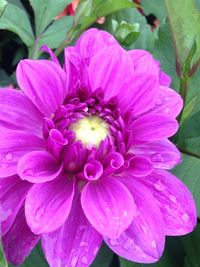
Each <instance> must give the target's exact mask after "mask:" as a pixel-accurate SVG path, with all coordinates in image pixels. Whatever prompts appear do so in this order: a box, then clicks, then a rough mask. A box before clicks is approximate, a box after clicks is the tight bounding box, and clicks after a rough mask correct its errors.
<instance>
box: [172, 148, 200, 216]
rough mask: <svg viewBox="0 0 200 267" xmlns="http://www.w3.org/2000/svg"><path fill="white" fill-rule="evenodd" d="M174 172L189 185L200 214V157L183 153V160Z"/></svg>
mask: <svg viewBox="0 0 200 267" xmlns="http://www.w3.org/2000/svg"><path fill="white" fill-rule="evenodd" d="M185 153H186V151H185ZM172 173H173V174H175V175H176V176H177V177H178V178H180V179H181V180H182V181H183V182H184V183H185V184H186V185H187V186H188V188H189V189H190V191H191V192H192V194H193V196H194V198H195V200H196V205H197V210H198V214H199V215H200V182H199V181H200V159H199V158H196V157H194V156H192V155H186V154H183V162H182V163H181V164H180V165H178V166H177V167H176V168H175V169H173V170H172Z"/></svg>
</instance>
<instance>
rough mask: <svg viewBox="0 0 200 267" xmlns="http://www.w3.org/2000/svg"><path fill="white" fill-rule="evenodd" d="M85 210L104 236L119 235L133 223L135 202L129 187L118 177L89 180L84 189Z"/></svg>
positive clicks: (83, 205)
mask: <svg viewBox="0 0 200 267" xmlns="http://www.w3.org/2000/svg"><path fill="white" fill-rule="evenodd" d="M81 204H82V207H83V211H84V213H85V215H86V217H87V218H88V220H89V221H90V223H91V224H92V225H93V226H94V227H95V229H96V230H97V231H98V232H99V233H101V234H102V235H104V236H108V237H110V238H116V237H118V236H119V235H120V234H121V233H122V232H123V231H124V230H125V229H126V228H127V227H128V226H129V225H130V223H131V221H132V218H133V214H134V211H135V204H134V201H133V198H132V196H131V194H130V192H129V191H128V189H127V188H126V187H125V186H124V185H123V184H122V183H121V182H119V181H118V180H117V177H113V178H110V177H109V178H108V177H106V178H105V177H104V178H102V179H99V180H98V181H95V182H89V183H88V184H87V185H86V186H85V187H84V188H83V191H82V196H81Z"/></svg>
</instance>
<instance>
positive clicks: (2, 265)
mask: <svg viewBox="0 0 200 267" xmlns="http://www.w3.org/2000/svg"><path fill="white" fill-rule="evenodd" d="M7 266H8V264H7V261H6V259H5V256H4V252H3V249H2V245H1V243H0V267H7Z"/></svg>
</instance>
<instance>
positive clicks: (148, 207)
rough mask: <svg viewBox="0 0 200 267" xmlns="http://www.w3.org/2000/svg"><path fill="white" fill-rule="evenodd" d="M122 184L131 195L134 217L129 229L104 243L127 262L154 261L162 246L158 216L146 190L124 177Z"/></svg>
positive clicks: (162, 228)
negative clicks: (134, 206) (134, 208)
mask: <svg viewBox="0 0 200 267" xmlns="http://www.w3.org/2000/svg"><path fill="white" fill-rule="evenodd" d="M124 183H125V185H126V186H127V188H129V190H130V192H131V193H132V195H133V198H134V200H135V204H136V211H137V212H136V214H135V215H134V218H133V221H132V223H131V225H130V226H129V228H128V229H127V230H126V231H125V232H124V233H122V234H121V235H120V236H119V238H117V239H108V238H106V239H105V241H106V243H107V244H108V246H109V247H110V248H111V249H112V250H113V251H114V252H115V253H117V254H118V255H119V256H121V257H124V258H126V259H127V260H131V261H135V262H140V263H151V262H155V261H157V260H158V259H159V258H160V257H161V255H162V252H163V249H164V244H165V236H164V223H163V218H162V214H161V212H160V209H159V207H158V206H157V204H156V200H155V199H154V198H153V196H152V194H151V193H150V191H149V190H148V189H147V188H146V187H144V186H143V185H142V184H141V183H138V182H137V181H135V180H134V179H129V178H128V177H127V178H126V179H124Z"/></svg>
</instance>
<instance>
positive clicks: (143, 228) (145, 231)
mask: <svg viewBox="0 0 200 267" xmlns="http://www.w3.org/2000/svg"><path fill="white" fill-rule="evenodd" d="M141 228H142V231H143V233H144V234H145V235H147V233H148V229H147V227H146V226H144V225H141Z"/></svg>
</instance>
